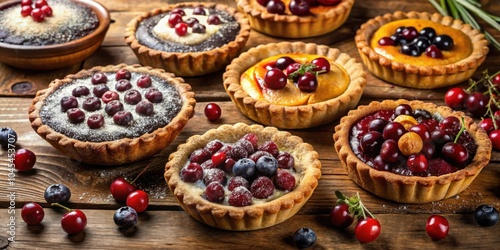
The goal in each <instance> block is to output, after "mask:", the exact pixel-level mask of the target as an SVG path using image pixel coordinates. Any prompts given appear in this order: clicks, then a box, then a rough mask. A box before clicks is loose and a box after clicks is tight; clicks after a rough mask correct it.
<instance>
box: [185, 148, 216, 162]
mask: <svg viewBox="0 0 500 250" xmlns="http://www.w3.org/2000/svg"><path fill="white" fill-rule="evenodd" d="M210 158H212V154H210V152H209V151H208V150H206V149H204V148H200V149H197V150H195V151H193V153H191V156H189V161H191V162H196V163H198V164H202V163H203V162H205V161H207V160H209V159H210Z"/></svg>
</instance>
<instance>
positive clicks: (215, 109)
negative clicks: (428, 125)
mask: <svg viewBox="0 0 500 250" xmlns="http://www.w3.org/2000/svg"><path fill="white" fill-rule="evenodd" d="M221 114H222V110H221V109H220V107H219V105H217V104H216V103H209V104H207V106H205V116H206V117H207V119H208V120H209V121H212V122H213V121H217V120H218V119H219V118H220V116H221Z"/></svg>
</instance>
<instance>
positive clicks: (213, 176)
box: [203, 168, 227, 186]
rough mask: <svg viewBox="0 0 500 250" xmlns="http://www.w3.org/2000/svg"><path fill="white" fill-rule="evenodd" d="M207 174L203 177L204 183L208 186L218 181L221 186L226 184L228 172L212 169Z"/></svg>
mask: <svg viewBox="0 0 500 250" xmlns="http://www.w3.org/2000/svg"><path fill="white" fill-rule="evenodd" d="M204 172H205V175H204V176H203V183H205V185H207V186H208V184H210V183H212V182H214V181H216V182H219V183H220V184H222V185H224V184H226V180H227V179H226V172H224V170H222V169H219V168H211V169H208V170H206V171H204Z"/></svg>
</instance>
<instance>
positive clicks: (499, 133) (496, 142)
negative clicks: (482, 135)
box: [488, 129, 500, 151]
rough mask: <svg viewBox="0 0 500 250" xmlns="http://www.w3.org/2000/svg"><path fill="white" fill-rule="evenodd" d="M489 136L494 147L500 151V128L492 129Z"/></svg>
mask: <svg viewBox="0 0 500 250" xmlns="http://www.w3.org/2000/svg"><path fill="white" fill-rule="evenodd" d="M488 136H489V137H490V140H491V145H492V147H493V149H494V150H499V151H500V129H497V130H493V131H491V133H490V134H489V135H488Z"/></svg>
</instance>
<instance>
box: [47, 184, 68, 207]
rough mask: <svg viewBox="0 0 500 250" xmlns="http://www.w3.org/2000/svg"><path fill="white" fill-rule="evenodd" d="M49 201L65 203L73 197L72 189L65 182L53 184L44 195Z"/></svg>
mask: <svg viewBox="0 0 500 250" xmlns="http://www.w3.org/2000/svg"><path fill="white" fill-rule="evenodd" d="M43 197H44V198H45V200H46V201H47V203H49V204H51V203H60V204H64V203H67V202H68V201H69V199H70V198H71V191H70V190H69V188H68V187H66V186H65V185H63V184H52V185H50V186H49V187H47V189H46V190H45V193H44V195H43Z"/></svg>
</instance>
